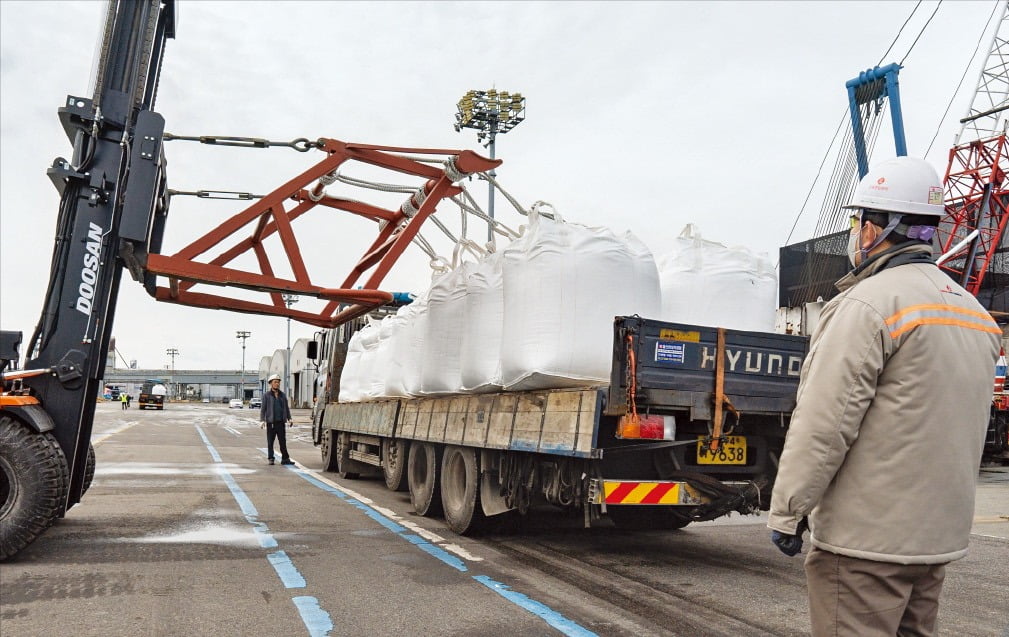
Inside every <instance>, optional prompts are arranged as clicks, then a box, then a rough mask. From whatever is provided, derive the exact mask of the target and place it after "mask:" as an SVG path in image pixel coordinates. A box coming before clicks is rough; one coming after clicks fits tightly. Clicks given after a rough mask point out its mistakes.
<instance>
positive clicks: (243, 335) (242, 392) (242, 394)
mask: <svg viewBox="0 0 1009 637" xmlns="http://www.w3.org/2000/svg"><path fill="white" fill-rule="evenodd" d="M250 336H252V332H245V331H242V330H238V331H236V332H235V337H236V338H239V339H241V340H242V387H241V389H239V390H238V397H239V398H241V399H242V400H245V339H247V338H249V337H250Z"/></svg>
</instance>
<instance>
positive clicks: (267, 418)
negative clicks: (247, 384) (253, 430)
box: [259, 390, 291, 423]
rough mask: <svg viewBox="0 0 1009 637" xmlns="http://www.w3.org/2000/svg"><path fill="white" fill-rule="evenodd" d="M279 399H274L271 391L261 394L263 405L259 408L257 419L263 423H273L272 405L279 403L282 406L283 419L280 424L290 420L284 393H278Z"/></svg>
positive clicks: (289, 411)
mask: <svg viewBox="0 0 1009 637" xmlns="http://www.w3.org/2000/svg"><path fill="white" fill-rule="evenodd" d="M279 394H280V395H279V397H277V398H274V396H273V391H272V390H267V391H266V393H265V394H263V404H262V406H260V408H259V419H260V420H261V421H263V422H270V423H272V422H274V420H273V404H274V402H275V401H278V400H279V401H280V404H281V405H283V406H284V419H283V420H281V421H280V422H281V423H284V422H287V421H288V420H290V419H291V410H290V408H289V407H288V406H287V395H286V394H285V393H284V392H279Z"/></svg>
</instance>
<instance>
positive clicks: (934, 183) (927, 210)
mask: <svg viewBox="0 0 1009 637" xmlns="http://www.w3.org/2000/svg"><path fill="white" fill-rule="evenodd" d="M843 207H844V208H868V209H871V210H880V211H883V212H895V213H898V214H908V215H934V216H937V217H941V216H942V215H944V214H945V213H946V208H945V206H943V203H942V180H941V179H939V175H938V174H937V173H936V172H935V168H933V167H932V164H930V163H928V162H927V161H925V160H924V159H918V158H917V157H896V158H894V159H890V160H888V161H884V162H882V163H880V164H878V165H876V166H874V167H873V168H872V169H871V170H869V172H868V173H866V175H865V177H863V178H862V181H860V182H858V187H857V188H855V196H854V197H852V198H851V203H849V204H848V205H847V206H843Z"/></svg>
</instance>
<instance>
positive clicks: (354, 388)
mask: <svg viewBox="0 0 1009 637" xmlns="http://www.w3.org/2000/svg"><path fill="white" fill-rule="evenodd" d="M363 351H364V345H363V344H362V341H361V332H359V331H358V332H354V334H353V335H352V336H351V337H350V342H349V343H347V360H346V361H345V362H344V364H343V371H342V372H340V402H344V403H356V402H360V400H361V398H362V397H363V396H364V392H363V390H362V378H361V353H362V352H363Z"/></svg>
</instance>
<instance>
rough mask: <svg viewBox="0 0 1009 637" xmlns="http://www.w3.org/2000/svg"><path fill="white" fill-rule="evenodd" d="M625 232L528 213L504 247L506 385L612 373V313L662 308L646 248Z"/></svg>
mask: <svg viewBox="0 0 1009 637" xmlns="http://www.w3.org/2000/svg"><path fill="white" fill-rule="evenodd" d="M627 239H628V237H624V238H620V237H617V236H616V235H614V234H613V232H611V231H610V230H609V229H606V228H589V227H585V226H581V225H578V224H573V223H564V222H563V221H559V220H558V221H553V220H550V219H547V218H545V217H541V216H540V215H538V214H536V213H535V212H533V213H532V214H530V216H529V227H528V228H527V229H526V231H525V233H524V234H523V236H521V237H519V238H518V239H516V240H515V241H513V242H512V243H511V245H509V246H508V247H507V248H506V249H505V250H504V252H503V255H504V256H503V263H502V276H503V280H504V324H503V329H502V342H501V377H502V383H503V385H504V387H505V389H507V390H523V389H544V388H550V387H571V386H581V385H586V384H596V383H605V382H607V381H608V380H609V375H610V366H611V359H612V356H613V318H614V317H615V316H622V315H631V314H640V315H642V316H646V317H647V316H655V315H656V314H657V313H658V311H659V309H660V307H661V300H660V291H659V278H658V271H657V269H656V266H655V261H654V259H653V258H652V255H651V252H649V251H648V249H647V248H646V247H645V246H644V244H642V243H641V242H640V241H637V240H632V241H630V242H629V241H628V240H627Z"/></svg>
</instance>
